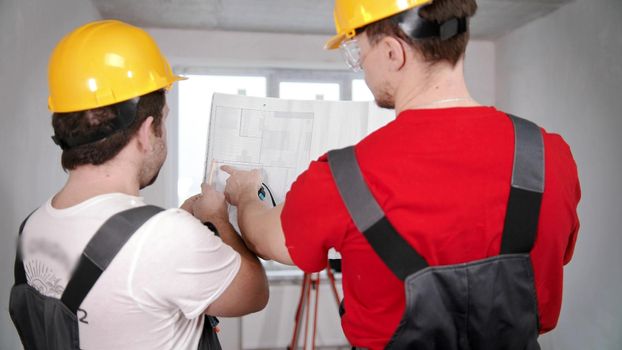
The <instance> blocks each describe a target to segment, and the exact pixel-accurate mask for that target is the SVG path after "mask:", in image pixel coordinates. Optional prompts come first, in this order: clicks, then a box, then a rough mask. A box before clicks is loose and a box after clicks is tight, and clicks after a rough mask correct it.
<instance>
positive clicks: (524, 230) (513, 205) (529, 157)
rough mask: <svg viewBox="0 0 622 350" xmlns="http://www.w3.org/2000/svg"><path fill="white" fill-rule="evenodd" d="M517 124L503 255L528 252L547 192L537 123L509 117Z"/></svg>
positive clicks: (502, 240) (542, 146) (503, 238)
mask: <svg viewBox="0 0 622 350" xmlns="http://www.w3.org/2000/svg"><path fill="white" fill-rule="evenodd" d="M508 116H509V117H510V119H511V120H512V123H513V124H514V139H515V141H514V147H515V150H514V168H513V169H512V187H511V188H510V196H509V199H508V206H507V212H506V214H505V224H504V227H503V236H502V238H501V254H517V253H529V252H530V251H531V248H533V244H534V242H535V240H536V232H537V230H538V221H539V218H540V205H541V204H542V193H544V141H543V139H542V133H541V132H540V127H538V126H537V125H536V124H534V123H532V122H530V121H528V120H525V119H522V118H519V117H516V116H513V115H509V114H508Z"/></svg>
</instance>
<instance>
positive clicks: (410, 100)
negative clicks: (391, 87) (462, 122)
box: [395, 61, 480, 115]
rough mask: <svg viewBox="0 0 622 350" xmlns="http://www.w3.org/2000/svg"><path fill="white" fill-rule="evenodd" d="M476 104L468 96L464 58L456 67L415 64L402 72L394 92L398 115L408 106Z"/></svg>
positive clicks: (432, 106) (476, 104) (463, 105)
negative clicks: (409, 69) (400, 79)
mask: <svg viewBox="0 0 622 350" xmlns="http://www.w3.org/2000/svg"><path fill="white" fill-rule="evenodd" d="M411 77H415V78H411ZM479 105H480V104H479V103H478V102H477V101H475V100H473V98H471V95H470V94H469V91H468V89H467V87H466V83H465V81H464V67H463V61H460V62H458V64H456V66H455V67H451V66H450V65H449V64H439V65H436V66H433V67H429V68H422V67H419V68H417V67H415V68H413V69H412V70H411V71H410V72H407V73H406V74H405V78H404V79H403V80H402V81H401V83H400V85H399V86H398V88H397V89H396V93H395V112H396V114H398V115H399V114H400V113H401V112H403V111H405V110H408V109H423V108H425V109H437V108H450V107H472V106H479Z"/></svg>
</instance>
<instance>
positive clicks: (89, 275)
mask: <svg viewBox="0 0 622 350" xmlns="http://www.w3.org/2000/svg"><path fill="white" fill-rule="evenodd" d="M162 210H163V209H162V208H159V207H156V206H153V205H146V206H142V207H137V208H132V209H128V210H125V211H122V212H120V213H118V214H115V215H113V216H112V217H110V218H109V219H108V220H107V221H106V222H105V223H104V224H103V225H102V227H100V228H99V230H98V231H97V232H96V233H95V235H94V236H93V237H92V238H91V240H90V241H89V243H88V244H87V245H86V248H84V251H83V252H82V256H81V257H80V261H79V262H78V265H77V267H76V269H75V271H74V272H73V275H72V276H71V279H70V280H69V282H68V283H67V287H66V288H65V291H64V292H63V295H62V296H61V300H62V302H63V304H65V305H66V306H67V307H68V308H69V310H71V312H73V313H76V312H77V310H78V307H80V304H82V302H83V301H84V298H86V296H87V295H88V293H89V291H90V290H91V288H92V287H93V285H94V284H95V282H97V279H98V278H99V276H100V275H101V274H102V273H103V272H104V271H105V270H106V268H107V267H108V265H109V264H110V262H111V261H112V259H114V257H115V256H116V255H117V253H118V252H119V251H120V250H121V248H123V246H124V245H125V243H126V242H127V241H128V240H129V238H130V237H131V236H132V235H133V234H134V232H136V230H138V228H139V227H141V226H142V225H143V224H144V223H145V222H146V221H147V220H149V218H151V217H152V216H154V215H155V214H157V213H159V212H160V211H162Z"/></svg>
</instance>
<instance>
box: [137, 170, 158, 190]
mask: <svg viewBox="0 0 622 350" xmlns="http://www.w3.org/2000/svg"><path fill="white" fill-rule="evenodd" d="M158 175H160V169H158V171H156V173H155V174H154V175H152V176H151V179H149V181H146V182H144V181H142V180H141V183H140V189H141V190H142V189H144V188H145V187H149V186H151V185H153V183H154V182H155V181H156V180H157V179H158Z"/></svg>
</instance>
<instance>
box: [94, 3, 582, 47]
mask: <svg viewBox="0 0 622 350" xmlns="http://www.w3.org/2000/svg"><path fill="white" fill-rule="evenodd" d="M91 1H92V2H93V3H94V4H95V6H96V7H97V9H98V10H99V12H100V14H101V16H102V17H103V18H117V19H120V20H123V21H126V22H129V23H132V24H134V25H138V26H142V27H151V28H176V29H202V30H224V31H245V32H269V33H298V34H323V35H327V36H328V35H331V34H332V33H333V32H334V26H333V21H332V9H333V4H334V0H324V1H322V0H91ZM571 1H574V0H478V6H479V9H478V12H477V14H476V16H475V17H474V18H473V20H472V21H471V33H472V37H473V38H475V39H481V40H493V39H495V38H497V37H499V36H502V35H503V34H506V33H508V32H510V31H512V30H514V29H516V28H518V27H520V26H522V25H524V24H526V23H528V22H530V21H533V20H534V19H537V18H539V17H541V16H544V15H546V14H548V13H550V12H552V11H554V10H556V9H557V8H559V7H561V6H563V5H564V4H566V3H569V2H571Z"/></svg>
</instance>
